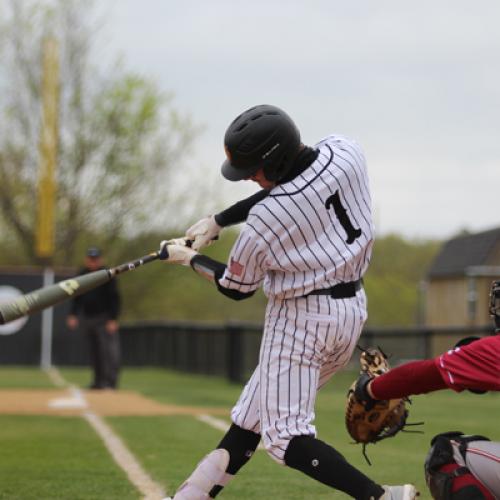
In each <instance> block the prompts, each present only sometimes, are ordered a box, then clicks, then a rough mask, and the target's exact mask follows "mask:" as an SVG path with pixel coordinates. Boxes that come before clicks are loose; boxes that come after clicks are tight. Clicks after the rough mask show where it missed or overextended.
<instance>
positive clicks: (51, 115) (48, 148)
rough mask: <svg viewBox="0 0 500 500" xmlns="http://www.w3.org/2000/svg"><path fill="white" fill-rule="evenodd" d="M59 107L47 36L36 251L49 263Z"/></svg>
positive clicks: (55, 58) (55, 52) (52, 46)
mask: <svg viewBox="0 0 500 500" xmlns="http://www.w3.org/2000/svg"><path fill="white" fill-rule="evenodd" d="M58 108H59V47H58V43H57V40H56V39H55V38H53V37H47V38H45V40H44V44H43V78H42V109H43V115H42V125H41V132H40V165H39V174H38V175H39V177H38V221H37V231H36V254H37V256H38V257H39V258H40V259H41V260H43V261H45V262H46V263H50V262H51V261H52V257H53V254H54V244H55V195H56V181H55V174H56V165H57V142H58V141H57V139H58V133H57V132H58V123H57V122H58Z"/></svg>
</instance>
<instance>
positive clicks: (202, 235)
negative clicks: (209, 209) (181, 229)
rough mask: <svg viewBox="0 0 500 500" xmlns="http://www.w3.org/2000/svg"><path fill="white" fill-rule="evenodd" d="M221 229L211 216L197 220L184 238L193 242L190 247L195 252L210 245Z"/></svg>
mask: <svg viewBox="0 0 500 500" xmlns="http://www.w3.org/2000/svg"><path fill="white" fill-rule="evenodd" d="M221 231H222V227H221V226H219V224H217V222H215V217H214V216H213V215H211V216H209V217H205V218H204V219H201V220H199V221H198V222H197V223H196V224H193V225H192V226H191V227H190V228H189V229H188V230H187V231H186V238H189V239H190V240H193V244H192V245H191V246H192V248H194V249H195V250H196V251H198V250H199V249H200V248H203V247H206V246H208V245H211V244H212V243H213V242H214V240H216V239H217V238H218V236H219V233H220V232H221Z"/></svg>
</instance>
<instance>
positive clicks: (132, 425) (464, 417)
mask: <svg viewBox="0 0 500 500" xmlns="http://www.w3.org/2000/svg"><path fill="white" fill-rule="evenodd" d="M60 371H61V373H62V375H63V377H64V378H65V379H66V380H68V381H70V382H71V383H73V384H76V385H80V386H85V385H86V384H87V382H88V380H89V378H90V374H89V372H88V370H86V369H61V370H60ZM354 377H355V374H353V373H341V374H338V375H337V376H336V377H335V378H334V379H333V380H332V381H331V382H330V384H328V385H327V386H326V388H324V389H323V390H322V391H321V393H320V394H319V396H318V401H317V406H316V410H317V412H316V414H317V416H316V424H317V429H318V435H319V437H320V438H321V439H323V440H325V441H327V442H328V443H330V444H332V445H333V446H334V447H336V448H337V449H338V450H339V451H340V452H341V453H343V454H344V455H345V457H346V458H347V459H348V460H349V461H350V462H351V463H353V464H354V465H355V466H357V467H359V468H360V469H361V470H362V471H363V472H365V473H366V474H368V475H369V476H371V477H372V478H373V479H375V480H376V481H378V482H380V483H389V484H398V483H402V482H413V483H414V484H416V485H417V487H418V488H419V489H420V491H421V492H422V495H421V498H422V499H426V498H430V496H429V494H428V493H427V490H426V488H425V483H424V477H423V462H424V458H425V455H426V453H427V450H428V447H429V441H430V439H431V437H432V436H433V435H434V434H436V433H438V432H444V431H448V430H461V431H463V432H465V433H481V434H485V435H487V436H489V437H490V438H492V439H496V440H500V428H499V426H498V408H499V406H500V399H499V395H498V394H486V395H482V396H478V395H474V394H470V393H462V394H455V393H452V392H451V391H441V392H438V393H435V394H432V395H427V396H420V397H418V398H415V399H414V402H413V405H411V407H410V419H409V421H420V420H423V421H425V425H424V426H423V428H422V429H423V430H424V434H400V435H398V436H397V437H396V438H393V439H388V440H386V441H384V442H381V443H378V444H377V445H375V446H370V447H369V448H368V454H369V456H370V458H371V461H372V463H373V465H372V466H371V467H370V466H369V465H367V463H366V462H365V460H364V458H363V456H362V454H361V447H360V446H356V445H352V444H350V439H349V436H348V435H347V432H346V430H345V427H344V422H343V418H344V400H345V393H346V390H347V388H348V387H349V385H350V383H351V382H352V380H353V378H354ZM51 387H52V384H51V382H50V380H49V379H48V378H47V376H46V375H45V373H43V372H41V371H39V370H37V369H33V368H0V389H7V388H16V389H19V388H27V389H28V388H31V389H47V388H51ZM121 387H122V388H123V389H128V390H134V391H137V392H140V393H142V394H144V395H146V396H148V397H150V398H152V399H155V400H157V401H160V402H162V403H170V404H179V405H194V406H207V407H208V406H210V407H222V408H227V409H229V408H230V407H231V405H232V404H233V403H234V401H235V400H236V398H237V397H238V394H239V392H240V389H241V388H240V387H239V386H237V385H233V384H230V383H228V382H226V381H225V380H222V379H218V378H215V377H213V378H212V377H204V376H195V375H187V374H180V373H175V372H171V371H166V370H160V369H132V368H126V369H125V370H124V371H123V375H122V383H121ZM106 421H107V422H108V424H110V425H111V427H112V428H113V429H114V431H115V432H116V433H117V434H118V435H119V436H121V437H122V439H123V440H124V441H125V442H126V444H127V445H128V447H129V448H130V450H131V451H132V452H133V453H134V455H135V456H136V457H137V458H138V460H139V461H140V462H141V464H142V465H143V467H144V469H145V470H146V471H147V472H148V473H149V474H150V475H151V476H152V477H153V479H154V480H156V481H157V482H158V483H160V484H162V485H163V486H164V487H165V488H166V490H167V491H168V492H169V493H171V492H173V491H174V490H175V488H176V487H177V486H178V485H179V484H180V483H181V482H182V481H183V480H184V479H185V478H186V477H187V476H188V475H189V473H190V472H191V471H192V469H193V467H194V466H195V465H196V463H197V462H198V461H199V459H200V458H201V457H202V456H203V455H204V454H206V453H207V452H208V451H210V450H211V449H212V448H213V447H214V446H215V445H216V444H217V443H218V441H219V439H220V438H221V436H222V432H221V431H219V430H216V429H213V428H212V427H210V426H208V425H207V424H205V423H203V422H200V421H198V420H196V419H195V418H194V417H186V416H164V417H158V416H155V417H108V418H106ZM0 446H1V455H0V499H22V500H28V499H37V500H40V499H68V500H70V499H101V500H107V499H137V498H140V494H139V493H138V492H137V491H136V490H135V488H134V487H133V486H132V485H131V484H130V483H129V482H128V480H127V478H126V476H125V474H124V473H123V472H122V470H121V469H120V468H119V467H118V466H117V465H115V463H114V462H113V460H112V459H111V457H110V455H109V454H108V452H107V450H106V449H105V447H104V445H103V444H102V443H101V441H100V440H99V438H98V437H97V435H96V434H95V433H94V431H93V430H92V429H91V428H90V426H89V425H88V424H87V423H86V421H85V420H83V419H82V418H81V417H55V416H54V417H51V416H31V415H30V416H6V415H2V416H0ZM220 497H221V498H227V499H238V500H244V499H255V498H259V499H297V500H298V499H316V498H318V499H322V498H325V499H326V498H338V499H342V498H348V497H347V496H346V495H343V494H340V493H336V492H333V491H332V490H331V489H329V488H327V487H325V486H323V485H321V484H317V483H315V482H314V481H313V480H311V479H309V478H308V477H306V476H303V475H301V474H300V473H299V472H297V471H294V470H289V469H287V468H285V467H281V466H279V465H277V464H276V463H275V462H273V461H272V460H271V459H270V458H269V457H268V456H267V454H266V453H265V452H264V451H258V452H257V453H256V454H255V456H254V458H253V459H252V460H251V461H250V462H249V464H248V465H247V466H246V467H245V468H244V469H243V470H242V471H241V472H240V473H239V474H238V477H237V478H236V479H235V480H234V481H233V482H232V483H230V485H228V486H227V488H226V489H225V490H224V492H223V493H222V494H221V496H220Z"/></svg>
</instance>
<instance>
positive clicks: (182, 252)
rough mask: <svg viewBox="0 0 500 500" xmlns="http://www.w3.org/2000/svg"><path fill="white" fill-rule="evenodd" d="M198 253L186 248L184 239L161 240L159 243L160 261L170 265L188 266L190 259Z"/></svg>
mask: <svg viewBox="0 0 500 500" xmlns="http://www.w3.org/2000/svg"><path fill="white" fill-rule="evenodd" d="M197 253H198V252H196V251H195V250H193V249H192V248H190V247H189V246H186V239H185V238H176V239H175V240H163V241H162V242H161V243H160V259H161V260H164V261H165V262H168V263H170V264H182V265H183V266H189V265H190V263H191V259H192V258H193V257H194V256H195V255H197Z"/></svg>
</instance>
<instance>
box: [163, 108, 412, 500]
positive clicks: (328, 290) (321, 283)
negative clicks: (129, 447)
mask: <svg viewBox="0 0 500 500" xmlns="http://www.w3.org/2000/svg"><path fill="white" fill-rule="evenodd" d="M224 143H225V150H226V155H227V159H226V161H225V162H224V163H223V165H222V174H223V176H224V177H225V178H226V179H229V180H231V181H238V180H244V179H251V180H253V181H255V182H256V183H258V184H259V185H260V186H261V188H263V189H262V191H260V192H258V193H256V194H255V195H253V196H251V197H250V198H248V199H246V200H243V201H241V202H239V203H237V204H236V205H233V206H232V207H230V208H229V209H227V210H225V211H224V212H221V213H220V214H217V215H215V216H212V217H208V218H205V219H202V220H201V221H199V222H198V223H196V224H195V225H194V226H192V227H191V228H189V229H188V230H187V232H186V236H187V237H188V238H189V239H191V240H194V244H193V246H192V248H189V247H187V246H184V245H182V244H174V245H172V244H169V245H167V243H166V242H162V247H161V251H162V252H163V253H164V255H167V254H168V258H167V261H168V262H172V263H180V264H184V265H191V266H192V267H193V269H194V270H195V271H197V272H198V273H200V274H202V275H203V276H205V277H206V278H208V279H210V280H212V281H214V282H215V284H216V286H217V288H218V290H219V291H220V292H221V293H223V294H225V295H227V296H229V297H231V298H233V299H236V300H239V299H244V298H247V297H250V296H251V295H252V294H253V293H254V292H255V290H257V288H258V287H260V286H263V289H264V292H265V294H266V296H267V297H268V306H267V309H266V315H265V326H264V332H263V338H262V343H261V349H260V355H259V363H258V366H257V368H256V369H255V371H254V373H253V375H252V377H251V378H250V380H249V381H248V383H247V385H246V386H245V388H244V390H243V392H242V394H241V397H240V398H239V400H238V402H237V403H236V405H235V406H234V408H233V410H232V413H231V417H232V421H233V424H232V426H231V428H230V429H229V431H228V432H227V434H226V435H225V436H224V438H223V439H222V441H221V442H220V443H219V445H218V446H217V449H216V450H215V451H213V452H211V453H209V454H208V455H207V456H206V457H205V458H204V459H203V460H202V461H201V462H200V463H199V464H198V466H197V467H196V469H195V471H194V472H193V473H192V474H191V476H190V477H189V478H188V479H187V480H186V481H185V482H184V484H183V485H182V486H181V487H180V488H179V490H178V491H177V493H176V494H175V496H174V498H175V499H176V500H180V499H190V500H193V499H199V500H201V499H208V498H214V497H215V496H216V495H217V494H218V493H219V492H220V491H221V490H222V489H223V487H224V486H225V485H226V484H227V483H228V481H229V480H231V479H232V478H233V476H234V475H235V474H236V472H237V471H238V470H239V469H240V468H241V467H242V466H243V465H244V464H245V463H246V462H247V461H248V460H249V458H250V457H251V456H252V453H253V452H254V450H255V449H256V447H257V445H258V443H259V441H260V440H261V439H262V441H263V443H264V446H265V448H266V450H267V452H268V453H269V455H270V456H271V457H272V458H273V459H274V460H275V461H276V462H278V463H280V464H284V465H287V466H289V467H292V468H295V469H298V470H300V471H302V472H304V473H305V474H307V475H309V476H311V477H312V478H314V479H316V480H318V481H321V482H322V483H324V484H326V485H329V486H331V487H332V488H336V489H339V490H341V491H343V492H345V493H347V494H348V495H351V496H352V497H354V498H356V499H361V500H364V499H366V500H368V499H373V500H376V499H379V498H383V499H412V498H415V496H416V494H417V493H416V491H415V488H414V487H413V486H412V485H404V486H381V485H379V484H377V483H376V482H374V481H372V480H371V479H369V478H368V477H366V476H365V475H364V474H362V473H361V472H360V471H358V470H357V469H355V468H354V467H353V466H351V465H350V464H349V463H348V462H347V461H346V460H345V459H344V457H343V456H342V455H341V454H340V453H339V452H337V451H336V450H335V449H334V448H332V447H331V446H329V445H328V444H326V443H324V442H322V441H320V440H318V439H317V438H316V429H315V426H314V424H313V422H314V405H315V399H316V393H317V391H318V389H319V388H321V387H322V386H323V385H324V384H325V383H326V382H327V381H328V380H329V379H330V378H331V376H332V375H333V374H334V373H335V372H337V371H338V370H340V369H341V368H342V367H343V366H345V364H346V363H347V362H348V361H349V359H350V357H351V355H352V352H353V350H354V348H355V346H356V343H357V341H358V338H359V336H360V334H361V330H362V327H363V324H364V322H365V320H366V317H367V314H366V296H365V293H364V290H363V286H362V276H363V274H364V273H365V271H366V269H367V267H368V263H369V261H370V256H371V250H372V245H373V224H372V216H371V201H370V191H369V183H368V177H367V171H366V163H365V158H364V155H363V152H362V150H361V148H360V146H359V145H358V144H357V143H356V142H355V141H353V140H351V139H348V138H346V137H343V136H338V135H331V136H328V137H326V138H325V139H323V140H322V141H320V142H319V143H318V144H317V145H316V146H315V147H314V148H311V147H307V146H304V145H303V144H302V143H301V140H300V134H299V131H298V129H297V127H296V126H295V124H294V122H293V121H292V120H291V119H290V117H289V116H288V115H287V114H286V113H285V112H284V111H282V110H281V109H279V108H277V107H275V106H269V105H261V106H256V107H253V108H251V109H249V110H247V111H245V112H243V113H242V114H241V115H239V116H238V117H237V118H236V119H235V120H234V121H233V122H232V123H231V124H230V125H229V127H228V129H227V131H226V135H225V139H224ZM242 221H246V224H245V226H244V228H243V230H242V231H241V233H240V235H239V237H238V239H237V241H236V243H235V245H234V247H233V249H232V250H231V254H230V256H229V260H228V264H227V266H226V265H224V264H221V263H219V262H216V261H214V260H212V259H210V258H208V257H207V256H204V255H201V254H199V253H198V252H197V250H198V249H200V248H201V247H202V246H203V245H206V244H208V243H209V242H210V241H212V240H213V239H214V238H215V237H216V236H217V234H218V233H219V231H220V230H221V229H222V227H224V226H227V225H230V224H233V223H237V222H242ZM179 243H182V240H180V241H179Z"/></svg>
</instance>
